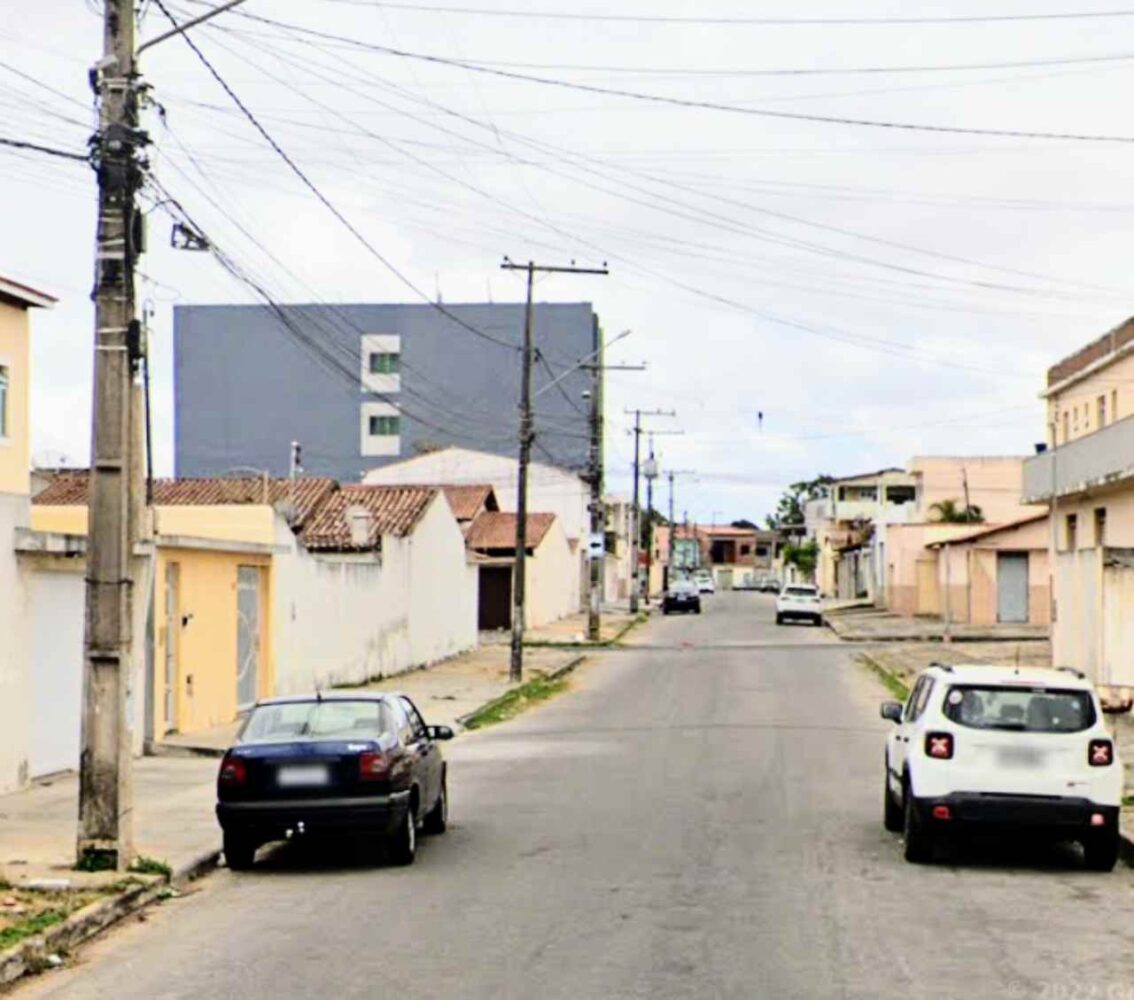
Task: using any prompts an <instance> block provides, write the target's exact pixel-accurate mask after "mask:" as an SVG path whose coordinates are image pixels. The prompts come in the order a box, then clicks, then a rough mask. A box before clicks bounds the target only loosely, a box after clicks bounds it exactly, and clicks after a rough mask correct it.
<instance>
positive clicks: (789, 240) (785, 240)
mask: <svg viewBox="0 0 1134 1000" xmlns="http://www.w3.org/2000/svg"><path fill="white" fill-rule="evenodd" d="M216 30H220V31H225V32H226V33H230V34H240V33H239V32H233V31H232V29H228V28H220V27H218V28H217V29H216ZM268 51H275V52H276V54H277V57H278V58H280V59H282V60H284V61H285V62H286V61H288V60H287V57H285V56H283V55H281V54H280V53H279V52H278V50H271V49H268ZM293 58H294V57H293ZM305 62H306V63H307V64H308V66H310V61H309V60H307V61H305ZM293 64H294V63H293ZM309 71H310V70H309ZM265 72H266V71H265ZM340 73H341V70H340ZM268 75H269V76H271V75H272V74H268ZM314 75H316V76H317V77H318V78H321V79H324V80H329V78H328V77H326V76H320V75H319V74H318V73H316V74H314ZM367 83H368V84H374V81H373V80H369V79H368V80H367ZM386 88H387V89H391V88H392V89H394V90H395V91H397V92H398V93H399V94H401V95H402V96H403V97H406V98H407V99H409V100H413V101H415V102H417V103H423V104H425V105H427V106H429V107H432V108H436V109H438V110H441V111H442V112H443V113H445V114H447V115H450V116H452V117H456V118H458V119H459V120H461V121H463V122H466V123H467V124H470V125H473V126H475V127H477V128H481V129H487V130H490V131H492V132H493V133H494V134H495V135H496V136H497V138H499V136H500V135H501V134H503V135H507V136H509V137H511V138H513V139H514V140H516V141H518V142H520V143H522V144H523V145H526V146H529V147H531V148H533V149H535V150H537V151H540V152H550V153H552V154H553V155H556V156H557V157H564V156H566V157H571V158H573V159H574V160H576V163H577V165H578V161H589V162H595V159H594V158H593V157H589V156H586V155H585V154H578V153H574V152H573V151H571V150H567V149H565V148H563V147H559V146H555V145H551V144H548V143H542V142H537V141H535V140H531V139H529V138H528V137H526V136H524V135H522V134H519V133H515V132H508V131H504V132H501V130H500V129H499V128H497V127H495V126H490V125H486V124H485V123H484V122H481V121H479V120H477V119H475V118H472V117H471V116H469V115H466V114H463V113H461V112H458V111H454V110H452V109H450V108H447V107H446V106H444V105H441V104H439V103H438V102H436V101H433V100H431V99H429V98H425V97H421V96H418V95H412V94H409V93H407V92H405V91H404V90H403V89H402V88H400V87H397V86H396V85H394V84H389V83H387V84H386ZM347 89H348V90H350V91H351V92H352V93H356V94H358V93H360V92H359V91H358V90H357V89H353V88H347ZM304 96H306V95H304ZM307 99H308V100H313V99H311V98H310V97H308V98H307ZM369 99H370V100H371V101H374V98H369ZM313 103H316V105H318V106H322V105H319V102H313ZM376 103H378V104H379V105H380V106H382V107H386V108H389V107H390V106H389V105H387V104H385V103H383V102H376ZM327 110H331V111H332V112H333V113H335V114H336V115H337V116H338V117H340V118H342V119H343V120H344V121H348V122H349V121H350V119H349V118H346V117H345V116H343V115H342V114H341V113H339V112H335V111H334V110H333V109H327ZM403 114H407V113H405V112H403ZM407 117H410V118H411V120H414V121H417V122H419V123H421V122H420V119H419V118H417V117H416V116H413V115H408V114H407ZM424 124H426V125H427V126H428V127H430V128H433V129H435V130H438V131H441V132H443V133H445V134H447V135H454V136H458V135H459V134H458V133H454V132H452V131H450V130H448V129H445V128H443V127H442V126H438V125H434V124H433V123H428V122H426V123H424ZM360 128H361V127H360ZM362 132H363V134H368V135H371V136H373V135H374V134H373V133H371V132H368V131H367V130H365V129H362ZM374 137H375V138H380V137H377V136H374ZM461 138H464V139H465V141H470V140H468V139H467V138H466V137H463V136H461ZM382 141H385V140H382ZM475 145H477V146H479V147H480V148H485V149H488V148H490V147H488V146H486V145H485V144H483V143H475ZM491 149H492V151H493V152H501V153H503V154H504V155H505V156H507V157H508V158H510V159H513V160H515V161H517V162H519V163H521V164H525V165H529V166H534V167H537V168H540V169H543V170H545V171H547V172H549V173H552V174H554V175H556V176H561V177H564V178H565V179H567V180H569V181H571V182H573V183H578V184H582V185H583V186H587V187H595V186H594V185H593V184H588V183H587V182H586V181H583V180H580V178H579V177H578V176H575V175H572V174H568V173H565V172H563V171H560V170H557V169H555V168H553V167H551V166H549V165H547V164H545V163H539V162H535V161H532V160H528V159H522V158H519V157H516V156H515V154H512V153H509V152H508V151H507V150H504V149H502V148H498V147H496V146H493V147H491ZM413 159H415V161H416V160H417V159H418V158H416V157H413ZM430 169H434V170H436V169H437V168H434V167H432V166H431V165H430ZM582 169H584V170H585V171H586V172H588V173H592V174H595V175H596V176H598V177H600V178H603V179H604V180H606V179H607V178H605V177H604V175H603V174H601V173H599V172H598V171H596V170H594V169H592V168H587V167H585V166H584V167H583V168H582ZM620 169H621V170H622V172H623V173H628V174H630V175H632V176H637V177H641V178H643V179H644V180H647V181H650V182H652V183H655V184H661V185H664V186H666V187H671V188H675V189H677V190H679V191H683V192H687V193H691V194H694V195H698V196H701V197H707V198H710V199H712V200H716V201H721V202H723V203H725V204H729V205H736V206H740V207H743V208H747V209H749V210H750V211H753V212H757V213H760V214H764V215H768V216H771V217H773V218H778V219H781V220H785V221H789V222H792V223H795V224H798V225H805V226H809V227H812V228H817V229H820V230H827V231H831V232H836V233H839V234H840V235H844V236H849V237H851V238H854V239H860V240H864V241H866V242H873V243H876V244H879V245H883V246H888V247H892V248H895V249H901V250H908V251H913V252H916V253H919V254H923V255H925V256H929V257H935V258H938V259H942V260H947V261H950V262H952V263H959V264H963V265H971V266H977V267H983V268H986V269H989V270H995V271H1000V272H1003V273H1009V274H1015V275H1020V276H1024V277H1029V278H1032V279H1036V280H1040V281H1052V280H1057V281H1060V283H1063V284H1070V285H1078V286H1080V287H1083V288H1087V289H1089V290H1090V291H1092V292H1093V293H1097V292H1100V291H1102V292H1108V293H1114V291H1115V290H1111V289H1106V288H1101V287H1099V286H1095V285H1091V284H1087V283H1081V282H1067V281H1064V280H1061V279H1052V278H1051V277H1050V276H1048V275H1043V274H1038V273H1035V272H1030V271H1025V270H1021V269H1018V268H1011V267H1005V266H1001V265H995V264H987V263H985V262H983V261H978V260H973V259H971V258H965V257H961V256H957V255H952V254H945V253H941V252H938V251H933V250H927V249H924V248H922V247H917V246H914V245H911V244H906V243H901V242H897V241H891V240H886V239H882V238H878V237H873V236H870V235H868V234H863V233H859V232H856V231H854V230H850V229H845V228H842V227H838V226H833V225H830V224H824V223H818V222H813V221H811V220H808V219H803V218H800V217H798V216H793V215H790V214H787V213H783V212H778V211H775V210H772V209H767V208H764V207H762V206H757V205H753V204H751V203H749V202H743V201H738V200H736V199H733V198H728V197H725V196H721V195H715V194H712V193H711V192H706V191H703V190H701V189H698V188H691V187H688V186H687V185H682V184H679V183H677V182H674V181H671V180H667V179H665V178H659V177H657V176H655V175H652V174H649V173H646V172H643V171H640V170H633V169H630V168H626V167H623V168H620ZM442 173H443V172H442ZM443 175H444V174H443ZM445 176H447V175H445ZM457 182H458V183H460V184H462V186H466V187H468V188H469V189H470V190H473V191H474V192H475V193H477V194H480V195H483V196H485V197H488V198H489V199H490V200H493V201H497V202H499V199H496V198H495V196H492V195H488V194H486V193H485V192H484V191H483V190H481V189H480V188H477V187H475V186H472V185H468V184H467V183H466V182H464V181H461V180H459V179H458V180H457ZM616 183H621V184H623V185H624V186H627V187H629V188H630V190H633V191H638V192H640V193H642V194H644V195H646V196H647V197H649V198H651V199H658V198H662V200H663V201H665V202H667V203H669V204H672V205H677V206H679V207H681V208H683V209H687V210H688V211H693V212H697V213H698V214H699V216H701V217H703V218H702V219H701V221H704V219H709V220H713V223H714V224H718V225H719V224H724V225H725V226H727V227H728V228H730V229H732V230H733V231H737V232H744V233H746V234H749V233H753V232H754V233H758V234H761V238H763V239H765V240H767V241H771V242H773V243H780V244H782V245H785V246H792V247H799V248H802V249H806V250H809V251H811V252H815V253H820V254H823V255H826V256H832V257H835V258H837V259H843V260H853V261H855V262H857V263H862V264H869V265H871V266H875V267H883V268H886V269H889V270H895V271H898V272H900V273H909V274H916V275H921V276H924V277H930V278H932V279H934V280H936V281H946V282H950V283H959V284H967V285H973V286H975V287H978V288H987V289H992V290H997V291H1011V292H1015V293H1019V294H1028V295H1046V296H1055V297H1066V296H1063V295H1061V294H1059V293H1056V292H1053V291H1044V290H1041V289H1032V288H1023V287H1020V286H1015V285H1005V284H1000V283H994V282H988V281H979V280H973V279H966V278H958V277H954V276H951V275H941V274H938V273H935V272H930V271H924V270H921V269H919V268H915V267H912V266H910V265H908V264H895V263H892V262H888V261H883V260H878V259H877V258H871V257H864V256H861V255H856V254H852V253H849V252H847V251H841V250H836V249H834V248H831V247H829V246H824V245H822V244H815V243H811V242H809V241H806V240H801V239H799V238H797V237H791V236H788V235H786V234H783V233H777V232H774V231H769V230H765V229H759V228H756V227H751V226H745V227H743V228H742V229H740V228H738V224H737V223H736V221H735V219H734V218H733V217H732V216H722V215H719V214H717V213H712V212H708V211H707V210H706V209H704V208H700V207H697V206H693V205H690V204H689V203H688V202H681V201H676V200H674V199H670V198H664V197H663V196H661V195H659V194H658V193H657V192H655V191H652V190H649V189H647V188H643V187H640V186H636V185H633V184H628V183H627V182H626V181H625V180H623V181H621V182H616ZM595 189H596V190H603V189H602V188H595ZM606 193H610V192H609V191H607V192H606ZM619 197H621V198H623V199H624V200H628V201H631V202H635V203H638V204H643V205H646V206H647V207H650V208H653V209H654V210H658V206H657V205H655V204H651V203H650V202H646V201H641V200H639V199H635V198H632V197H629V196H627V195H626V194H625V193H621V194H619ZM505 207H506V208H507V209H508V210H510V211H513V212H516V213H517V214H520V215H522V216H524V217H526V218H534V219H535V221H536V222H538V223H539V224H541V225H545V226H547V227H548V228H550V229H552V231H554V232H556V233H557V234H559V235H568V234H565V233H563V231H562V230H561V229H559V228H558V227H556V226H553V225H551V224H550V223H548V222H546V221H545V220H542V219H538V218H535V217H533V216H531V215H530V214H529V213H525V212H523V211H522V210H520V209H518V208H516V207H515V206H514V205H511V204H510V203H508V204H505ZM661 210H663V211H666V212H667V214H671V215H678V216H679V217H681V218H693V217H692V216H690V215H688V214H686V213H685V212H675V211H674V210H673V209H671V208H663V209H661ZM1122 294H1125V293H1122Z"/></svg>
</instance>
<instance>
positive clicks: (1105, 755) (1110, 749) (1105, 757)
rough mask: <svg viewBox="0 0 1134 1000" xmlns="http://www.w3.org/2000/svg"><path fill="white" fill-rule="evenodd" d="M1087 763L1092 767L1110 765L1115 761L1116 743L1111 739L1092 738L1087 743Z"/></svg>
mask: <svg viewBox="0 0 1134 1000" xmlns="http://www.w3.org/2000/svg"><path fill="white" fill-rule="evenodd" d="M1087 763H1088V764H1090V765H1091V767H1110V765H1111V764H1113V763H1114V744H1113V743H1111V741H1110V740H1091V742H1090V743H1089V744H1088V745H1087Z"/></svg>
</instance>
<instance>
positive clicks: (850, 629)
mask: <svg viewBox="0 0 1134 1000" xmlns="http://www.w3.org/2000/svg"><path fill="white" fill-rule="evenodd" d="M824 617H825V620H826V622H827V625H828V627H829V628H830V629H831V631H832V632H834V633H835V635H837V636H838V637H839V638H840V639H845V640H846V641H847V642H941V641H942V639H943V638H944V635H945V623H944V622H943V621H942V620H941V619H940V618H905V617H902V616H901V615H895V614H892V613H891V612H889V611H884V610H882V609H880V608H862V607H855V608H847V609H844V610H840V609H834V610H828V611H827V612H826V613H825V615H824ZM949 635H950V638H951V639H952V641H953V642H1026V641H1046V640H1047V638H1048V628H1047V626H1046V625H964V624H959V623H956V622H954V623H953V624H952V625H950V627H949Z"/></svg>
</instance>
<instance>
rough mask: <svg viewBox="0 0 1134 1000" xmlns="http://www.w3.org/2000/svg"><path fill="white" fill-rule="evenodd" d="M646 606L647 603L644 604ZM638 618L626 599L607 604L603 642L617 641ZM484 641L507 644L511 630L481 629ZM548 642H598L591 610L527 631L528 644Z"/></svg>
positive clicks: (602, 630) (483, 643)
mask: <svg viewBox="0 0 1134 1000" xmlns="http://www.w3.org/2000/svg"><path fill="white" fill-rule="evenodd" d="M643 609H644V606H643ZM636 620H637V616H635V615H632V614H631V613H630V609H629V606H628V605H627V603H626V602H623V603H622V604H614V605H603V609H602V629H601V631H600V633H599V635H600V638H599V642H600V643H602V644H607V643H611V642H615V641H617V640H618V639H619V638H621V636H622V635H623V634H624V633H626V632H627V631H628V630H629V629H630V628H631V627H632V626H633V625H634V623H635V621H636ZM480 641H481V644H482V645H484V646H507V645H508V644H509V643H510V642H511V641H512V636H511V633H510V632H506V631H500V632H481V634H480ZM547 644H563V645H577V646H590V645H595V643H591V642H590V641H589V640H588V639H587V613H586V612H585V611H584V612H581V613H580V614H577V615H568V616H567V617H566V618H560V619H559V621H556V622H551V623H550V624H549V625H541V626H540V627H539V628H530V629H526V630H525V631H524V645H525V646H527V645H532V646H542V645H547Z"/></svg>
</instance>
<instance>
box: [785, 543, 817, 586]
mask: <svg viewBox="0 0 1134 1000" xmlns="http://www.w3.org/2000/svg"><path fill="white" fill-rule="evenodd" d="M784 563H785V564H788V565H791V566H794V567H795V568H796V569H798V570H799V572H800V573H802V574H803V576H804V578H805V579H807V580H813V579H815V567H816V566H817V565H819V543H818V542H817V541H815V539H814V538H812V539H811V540H810V541H807V542H803V543H802V544H799V545H797V544H796V543H795V542H788V544H787V545H785V546H784Z"/></svg>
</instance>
